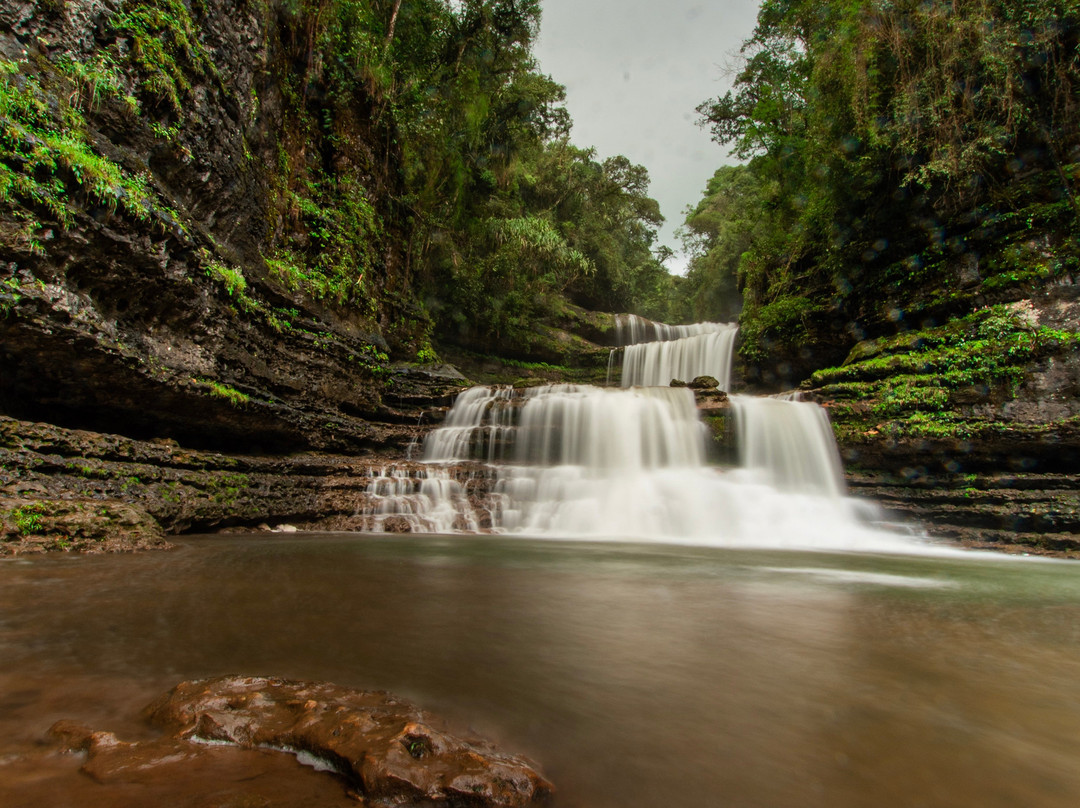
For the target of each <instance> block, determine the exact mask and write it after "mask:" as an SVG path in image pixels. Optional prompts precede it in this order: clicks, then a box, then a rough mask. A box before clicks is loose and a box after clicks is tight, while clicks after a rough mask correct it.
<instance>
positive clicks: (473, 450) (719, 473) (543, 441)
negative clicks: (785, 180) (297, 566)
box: [365, 385, 915, 551]
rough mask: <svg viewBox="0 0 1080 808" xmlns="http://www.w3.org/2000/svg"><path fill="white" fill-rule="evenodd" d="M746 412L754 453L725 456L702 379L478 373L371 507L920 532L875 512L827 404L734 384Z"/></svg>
mask: <svg viewBox="0 0 1080 808" xmlns="http://www.w3.org/2000/svg"><path fill="white" fill-rule="evenodd" d="M732 412H733V418H734V422H735V424H736V429H737V434H738V437H739V440H740V443H741V444H742V449H741V458H742V460H741V462H740V464H739V466H737V467H733V468H717V467H711V466H708V465H706V463H705V459H704V457H705V451H704V448H705V443H706V439H707V435H708V431H707V430H706V428H705V427H704V425H703V424H702V422H701V421H700V419H699V417H698V413H697V409H696V405H695V400H694V396H693V393H692V392H691V391H690V390H688V389H686V388H680V387H674V388H672V387H633V388H629V389H618V388H599V387H590V386H579V385H552V386H546V387H537V388H531V389H525V390H514V389H512V388H509V387H476V388H473V389H471V390H468V391H466V392H465V393H463V394H462V395H461V396H459V398H458V400H457V403H456V404H455V405H454V408H453V409H452V410H451V412H450V414H449V416H448V417H447V420H446V423H445V425H444V426H442V427H440V428H439V429H437V430H435V431H434V432H432V433H431V434H430V435H429V436H428V438H427V441H426V442H425V446H424V458H425V462H424V463H423V464H422V468H421V469H420V470H418V471H416V470H414V471H413V472H403V471H398V470H389V471H384V472H383V473H382V474H381V475H379V476H377V477H376V478H374V479H373V483H372V487H371V489H370V491H371V493H372V495H371V496H370V497H369V502H368V504H367V506H366V508H367V510H366V511H365V513H369V514H371V518H372V527H371V529H373V530H380V529H390V527H389V526H390V525H391V524H395V525H398V527H397V528H396V529H402V527H401V524H402V523H403V524H404V525H406V526H407V527H406V528H404V529H411V530H414V531H425V532H462V531H464V532H474V531H477V530H485V531H491V532H497V533H513V534H521V535H526V536H547V537H561V538H589V539H616V540H627V539H639V540H640V539H645V540H650V541H661V542H671V543H679V544H706V545H714V546H733V547H736V546H756V547H799V548H818V549H860V550H903V551H911V550H912V548H913V547H914V546H915V545H913V544H912V543H911V542H910V540H908V539H905V538H902V537H900V536H897V535H894V534H889V533H883V532H880V531H877V530H874V529H873V528H871V527H870V526H869V525H867V524H866V523H865V522H864V521H861V520H860V511H861V510H862V509H863V506H861V505H860V504H859V503H857V502H856V501H854V500H852V499H850V498H848V497H846V496H844V486H843V481H842V475H841V470H840V466H839V457H838V455H837V452H836V447H835V443H834V442H833V441H832V436H831V432H830V431H829V427H828V421H827V418H826V417H825V414H824V412H823V411H822V410H821V408H819V407H818V406H817V405H815V404H812V403H805V402H797V401H781V400H778V399H754V398H750V397H744V396H733V397H732ZM410 474H411V475H412V476H411V477H410V476H409V475H410ZM380 487H381V488H380ZM380 491H385V493H380ZM391 519H394V520H396V521H395V522H393V523H391V522H390V520H391Z"/></svg>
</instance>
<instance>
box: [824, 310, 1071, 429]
mask: <svg viewBox="0 0 1080 808" xmlns="http://www.w3.org/2000/svg"><path fill="white" fill-rule="evenodd" d="M1078 347H1080V333H1074V332H1067V331H1060V330H1056V329H1051V328H1046V327H1035V326H1033V325H1031V324H1030V323H1029V322H1028V321H1027V320H1026V319H1024V318H1023V317H1022V316H1021V315H1020V314H1019V313H1018V312H1017V311H1016V310H1015V309H1013V308H1010V307H1008V306H1005V305H998V306H993V307H990V308H986V309H981V310H979V311H976V312H974V313H973V314H970V315H967V316H965V317H961V318H957V319H956V320H953V321H952V322H950V323H949V324H948V325H946V326H939V327H935V328H929V329H924V330H921V331H913V332H905V333H903V334H900V335H896V336H892V337H885V338H881V339H878V340H874V341H872V342H868V343H863V344H861V345H860V346H859V347H858V349H856V350H855V351H853V352H852V355H851V356H850V357H849V358H848V361H847V362H845V363H844V364H843V365H841V366H840V367H834V368H827V369H824V370H819V371H817V372H815V373H814V374H813V375H812V376H811V378H810V380H809V382H808V383H809V384H810V385H812V386H814V387H818V388H821V389H822V390H823V392H824V394H825V395H827V396H828V397H829V398H831V399H835V400H836V401H838V402H841V403H842V402H844V401H852V402H856V401H857V402H864V403H865V404H866V405H867V406H868V407H869V409H868V410H863V411H860V412H857V411H856V410H855V409H854V408H853V407H847V408H844V407H843V406H841V407H840V408H834V409H833V410H832V415H833V420H834V422H837V423H838V424H840V425H841V426H840V428H841V432H842V431H843V430H844V429H846V428H847V425H850V424H851V423H853V422H854V423H861V424H862V428H863V429H865V428H867V427H868V426H874V427H877V426H881V425H883V424H887V425H888V426H887V428H888V429H889V431H891V432H892V433H894V434H913V435H921V436H939V437H944V436H950V437H965V436H967V435H970V434H971V433H972V430H973V429H983V428H984V427H985V425H983V424H981V423H980V422H978V420H977V419H976V420H974V421H973V420H972V419H971V418H969V417H966V416H963V415H961V414H960V412H959V408H960V407H962V406H963V405H964V404H977V403H980V402H989V401H991V400H994V399H995V398H997V399H999V400H1003V399H1004V398H1007V397H1012V396H1014V395H1015V393H1016V390H1017V388H1018V387H1019V385H1020V384H1021V383H1022V382H1023V380H1024V378H1025V375H1026V373H1027V372H1028V371H1029V369H1030V367H1031V365H1032V364H1033V363H1035V362H1037V361H1039V360H1041V359H1044V358H1046V357H1049V356H1055V355H1067V354H1069V353H1071V352H1073V351H1075V350H1076V349H1077V348H1078Z"/></svg>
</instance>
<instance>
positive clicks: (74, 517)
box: [0, 495, 171, 555]
mask: <svg viewBox="0 0 1080 808" xmlns="http://www.w3.org/2000/svg"><path fill="white" fill-rule="evenodd" d="M169 547H171V545H170V544H169V543H168V542H167V541H165V536H164V531H163V530H162V529H161V526H160V525H159V524H158V523H157V522H156V521H155V520H154V519H153V518H152V517H151V516H150V514H149V513H147V512H146V511H145V510H144V509H143V508H141V507H139V506H137V505H131V504H128V503H125V502H120V501H116V500H100V499H68V500H56V499H49V498H39V497H34V498H25V497H6V496H2V495H0V555H27V554H32V553H43V552H48V551H57V550H58V551H61V552H78V553H85V554H95V553H116V552H130V551H133V550H164V549H168V548H169Z"/></svg>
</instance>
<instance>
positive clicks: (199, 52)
mask: <svg viewBox="0 0 1080 808" xmlns="http://www.w3.org/2000/svg"><path fill="white" fill-rule="evenodd" d="M110 27H111V28H112V29H113V31H114V32H115V33H116V34H118V35H119V36H121V37H123V38H124V39H126V40H127V41H128V47H127V49H126V50H127V53H128V58H129V59H130V60H131V62H132V63H133V65H134V66H135V68H136V70H137V72H138V73H139V77H140V90H141V92H142V93H143V94H144V95H146V96H148V97H149V98H151V99H153V100H155V101H163V102H165V103H166V104H167V105H168V106H169V108H171V110H172V111H173V112H174V113H175V114H176V115H177V116H179V117H183V115H184V102H185V100H187V99H188V98H189V97H190V94H191V90H192V85H191V77H201V78H211V77H213V78H217V77H218V73H217V69H216V68H215V67H214V63H213V61H212V60H211V59H210V55H209V53H208V52H207V50H206V48H204V47H203V45H202V43H201V42H200V41H199V36H198V27H197V26H196V24H195V21H194V20H193V19H192V17H191V12H190V11H189V10H188V7H187V6H186V5H185V4H184V3H183V2H181V0H127V2H125V3H124V5H123V6H122V7H121V11H120V13H119V14H117V15H115V16H114V17H113V18H112V19H111V20H110Z"/></svg>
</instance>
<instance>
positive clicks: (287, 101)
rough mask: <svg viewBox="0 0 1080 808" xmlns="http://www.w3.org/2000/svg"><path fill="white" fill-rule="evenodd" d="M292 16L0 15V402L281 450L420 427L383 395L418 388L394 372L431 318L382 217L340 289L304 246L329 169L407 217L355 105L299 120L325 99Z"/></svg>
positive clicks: (53, 6) (273, 9) (387, 161)
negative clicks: (321, 121) (387, 426)
mask: <svg viewBox="0 0 1080 808" xmlns="http://www.w3.org/2000/svg"><path fill="white" fill-rule="evenodd" d="M303 25H304V21H303V19H295V18H292V17H289V16H288V15H286V14H285V13H284V12H282V10H281V8H279V5H278V4H275V3H266V4H264V3H231V2H218V1H216V0H209V2H203V3H191V4H190V5H188V4H184V3H181V2H179V0H160V1H159V2H123V3H121V2H110V0H66V2H62V3H55V2H38V3H33V2H19V3H8V4H5V5H4V6H3V8H2V9H0V58H2V60H3V70H2V71H0V82H2V93H3V96H2V98H3V105H2V106H0V121H2V125H3V131H2V133H0V152H2V154H0V165H2V166H3V170H2V171H0V381H2V385H0V410H2V411H3V412H6V413H8V414H11V415H14V416H17V417H21V418H29V419H33V420H49V421H52V422H54V423H57V424H63V425H66V426H70V427H79V428H88V429H94V430H101V431H108V432H118V433H122V434H126V435H130V436H135V437H144V438H149V437H159V438H172V439H176V440H179V441H181V442H183V443H184V444H186V445H189V446H197V447H204V448H209V447H216V448H225V449H229V448H233V449H235V448H243V449H244V450H245V451H253V450H254V451H260V450H261V451H270V452H282V451H291V450H297V449H305V448H307V449H322V450H332V451H349V452H362V451H372V450H377V449H380V448H384V447H385V445H386V444H385V440H384V439H385V435H384V434H383V431H380V429H379V428H378V427H376V426H373V425H372V422H379V421H383V422H390V423H394V422H411V421H414V420H415V419H416V417H417V414H416V413H414V412H411V411H408V412H405V413H402V412H398V411H397V408H396V407H395V406H393V405H391V404H387V403H386V401H388V400H398V399H401V398H402V396H400V395H396V394H395V390H396V389H397V388H398V387H401V386H402V385H403V386H404V387H406V388H409V387H415V384H416V383H423V382H424V379H425V378H427V377H426V376H425V374H424V373H420V374H419V376H417V377H416V378H413V377H414V375H416V374H414V373H413V370H412V368H411V367H410V366H408V365H405V364H398V365H397V366H396V367H392V365H391V362H392V360H393V359H404V360H413V359H415V357H416V354H417V351H418V350H419V349H420V348H421V347H422V345H423V344H424V343H423V340H424V339H425V338H424V333H425V332H424V328H425V327H426V326H425V324H424V322H423V320H422V318H418V317H416V316H413V315H415V311H416V306H415V302H414V301H413V299H412V297H411V293H410V291H409V288H410V274H409V271H408V269H407V267H406V263H407V262H406V261H405V259H404V258H403V257H402V254H401V249H402V248H401V239H399V238H395V237H394V233H393V232H391V230H392V225H389V226H387V227H386V228H382V229H381V230H380V232H379V233H378V234H374V230H375V228H374V227H373V228H371V230H372V232H357V233H354V234H353V235H354V236H355V237H356V239H357V240H358V241H361V242H364V240H365V239H366V242H364V243H365V247H364V249H365V250H366V252H365V260H366V261H367V266H366V267H365V271H364V272H362V273H360V274H359V275H358V276H357V278H355V279H354V282H353V283H352V286H350V287H348V288H346V286H343V285H341V283H338V282H340V281H341V279H340V278H336V277H334V276H332V274H327V273H329V270H326V271H325V272H324V274H323V275H319V274H317V273H316V272H315V271H314V270H312V269H310V268H309V267H306V266H305V265H304V264H303V262H302V260H301V259H300V258H298V257H297V256H298V255H299V254H300V253H302V252H303V250H304V249H305V248H309V251H310V252H312V254H314V253H317V252H318V249H317V248H318V243H317V242H315V241H314V240H313V236H312V234H311V230H312V229H313V228H312V225H311V222H310V221H308V220H305V219H304V217H303V214H302V212H301V211H300V208H303V207H304V206H305V205H306V206H308V207H310V206H311V204H314V203H313V202H312V200H311V199H309V198H308V197H307V196H305V194H306V193H307V191H306V190H304V189H305V188H306V187H308V186H310V185H312V184H313V182H314V180H313V177H317V176H318V177H322V176H323V175H322V174H320V172H321V171H322V170H323V169H324V168H326V167H327V166H330V167H332V168H333V169H334V170H335V171H337V172H339V174H340V176H342V177H348V178H351V184H350V186H349V192H350V193H351V194H353V201H356V199H357V198H359V200H360V201H362V202H363V204H364V205H365V206H366V207H365V208H364V209H365V210H369V211H371V212H373V213H372V214H371V215H372V216H373V217H375V218H377V219H378V220H379V221H380V222H381V221H384V220H385V221H387V222H393V221H395V213H396V208H395V204H396V203H395V202H394V201H393V197H394V190H395V188H394V183H395V179H394V177H395V173H394V170H395V166H394V162H393V153H392V149H391V152H390V153H386V150H385V148H384V149H382V151H381V152H378V153H377V152H376V149H375V148H374V147H373V145H372V143H373V141H377V142H379V143H385V142H387V141H389V140H390V138H389V137H388V133H387V132H385V131H382V130H380V129H379V127H378V125H377V124H376V123H375V122H374V121H373V120H372V119H371V117H370V115H369V114H367V113H368V112H369V110H366V109H365V108H364V106H363V104H362V103H360V104H357V105H354V106H353V108H352V109H351V111H350V114H349V115H348V116H341V115H338V116H336V117H335V118H334V120H333V121H332V131H331V132H320V131H315V132H311V131H309V130H307V129H305V127H306V126H307V122H308V121H309V120H310V118H311V115H312V113H313V111H319V110H321V109H326V102H325V97H324V96H325V93H326V92H327V88H326V87H325V86H324V84H323V79H322V75H321V72H320V70H319V68H318V66H317V65H315V66H305V65H304V64H303V62H302V61H301V65H300V67H299V68H298V67H297V61H298V60H302V59H303V58H304V57H305V52H304V48H305V45H304V43H303V42H301V41H300V40H301V39H302V37H301V36H300V33H299V31H298V29H299V28H302V27H303ZM306 55H307V56H308V57H310V54H306ZM298 75H299V76H301V77H302V78H303V84H304V92H305V95H304V96H303V97H302V98H297V97H296V85H297V82H298V79H297V76H298ZM298 188H299V189H301V190H297V189H298ZM322 201H324V202H325V201H326V200H325V199H323V200H322ZM305 209H306V208H305ZM283 256H284V257H283ZM333 283H338V285H337V286H334V285H333ZM342 283H343V282H342ZM410 313H411V314H410ZM444 381H445V380H444ZM452 386H453V385H452V384H451V387H452ZM406 397H407V396H406Z"/></svg>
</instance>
